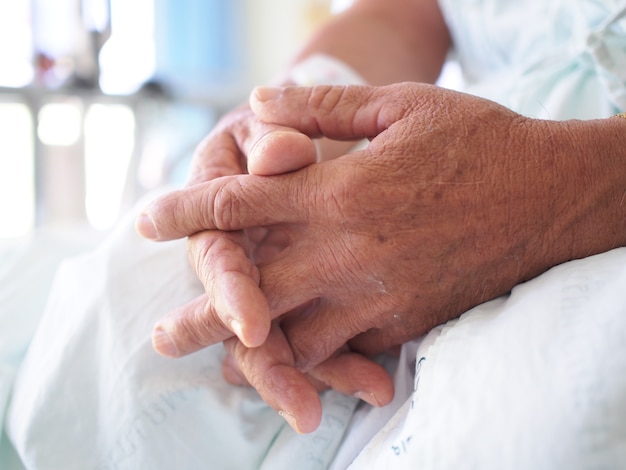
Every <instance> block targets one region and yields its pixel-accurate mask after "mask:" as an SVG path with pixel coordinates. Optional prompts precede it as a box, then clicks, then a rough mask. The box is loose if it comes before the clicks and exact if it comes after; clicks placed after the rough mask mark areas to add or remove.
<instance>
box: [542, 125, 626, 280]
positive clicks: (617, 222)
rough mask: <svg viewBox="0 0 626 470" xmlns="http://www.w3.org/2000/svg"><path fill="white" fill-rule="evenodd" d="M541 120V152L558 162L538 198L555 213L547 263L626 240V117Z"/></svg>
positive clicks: (595, 251) (548, 234) (549, 227)
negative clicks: (544, 192)
mask: <svg viewBox="0 0 626 470" xmlns="http://www.w3.org/2000/svg"><path fill="white" fill-rule="evenodd" d="M537 125H538V126H539V127H540V128H543V133H542V134H543V135H542V137H540V139H542V140H543V142H542V144H541V145H542V146H545V147H544V150H545V149H547V155H546V153H543V154H541V155H542V157H543V156H544V155H545V156H547V158H548V159H552V162H551V165H553V167H552V169H551V170H552V171H550V173H551V175H550V177H551V178H552V179H553V181H546V182H545V184H546V187H545V188H544V189H545V190H548V191H550V196H549V198H548V199H547V200H544V201H541V200H538V203H539V204H541V205H542V206H543V208H542V209H539V210H543V211H546V210H547V211H551V213H552V217H551V218H550V219H548V220H549V224H548V225H547V227H546V230H545V234H544V235H545V236H544V237H542V240H543V243H544V248H545V247H549V248H548V251H547V252H545V251H544V253H543V254H542V256H543V257H544V260H545V261H547V262H548V263H549V264H548V265H547V266H546V268H547V267H549V266H551V265H554V264H558V263H561V262H565V261H569V260H572V259H577V258H583V257H586V256H590V255H593V254H598V253H601V252H605V251H608V250H610V249H612V248H616V247H618V246H624V245H626V201H625V191H626V119H620V118H609V119H599V120H590V121H577V120H572V121H563V122H550V121H537ZM538 252H539V253H541V250H539V251H538Z"/></svg>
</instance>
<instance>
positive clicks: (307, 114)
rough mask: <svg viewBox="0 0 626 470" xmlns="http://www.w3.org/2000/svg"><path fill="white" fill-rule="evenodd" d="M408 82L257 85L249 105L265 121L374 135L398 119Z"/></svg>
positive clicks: (339, 134)
mask: <svg viewBox="0 0 626 470" xmlns="http://www.w3.org/2000/svg"><path fill="white" fill-rule="evenodd" d="M406 86H408V84H399V85H390V86H385V87H373V86H356V85H350V86H325V85H321V86H315V87H287V88H270V87H257V88H255V89H254V91H253V92H252V94H251V95H250V107H251V108H252V110H253V111H254V113H255V114H256V115H257V117H258V118H259V119H261V120H262V121H265V122H270V123H273V124H278V125H281V126H286V127H291V128H294V129H297V130H299V131H301V132H303V133H305V134H307V135H308V136H310V137H321V136H324V137H329V138H331V139H335V140H355V139H363V138H373V137H376V136H377V135H378V134H380V133H381V132H383V131H384V130H386V129H387V128H388V127H389V126H391V125H392V124H393V123H394V122H396V121H398V120H399V119H401V118H402V117H403V116H404V114H405V112H406V106H402V105H401V104H400V103H402V102H403V100H400V99H398V98H399V97H400V96H403V97H404V98H405V99H404V102H406V91H407V90H406V89H405V88H406Z"/></svg>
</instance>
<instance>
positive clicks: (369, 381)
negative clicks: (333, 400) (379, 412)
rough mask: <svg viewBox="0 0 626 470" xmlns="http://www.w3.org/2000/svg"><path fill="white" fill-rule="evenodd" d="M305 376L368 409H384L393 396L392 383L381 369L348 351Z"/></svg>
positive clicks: (328, 360) (374, 363) (370, 361)
mask: <svg viewBox="0 0 626 470" xmlns="http://www.w3.org/2000/svg"><path fill="white" fill-rule="evenodd" d="M309 376H311V377H313V378H315V379H317V380H318V381H320V382H322V383H324V384H326V385H327V386H328V387H330V388H332V389H333V390H336V391H338V392H341V393H344V394H346V395H350V396H354V397H356V398H359V399H360V400H363V401H365V402H367V403H369V404H370V405H372V406H378V407H380V406H385V405H387V404H389V403H390V402H391V400H392V399H393V395H394V387H393V381H392V380H391V377H390V376H389V374H388V373H387V371H386V370H385V369H384V368H383V367H382V366H381V365H379V364H377V363H376V362H374V361H372V360H370V359H368V358H366V357H365V356H363V355H361V354H356V353H353V352H349V351H346V352H342V353H340V354H338V355H336V356H333V357H331V358H330V359H327V360H326V361H324V362H322V363H321V364H319V365H318V366H316V367H314V368H313V369H312V370H311V371H310V372H309Z"/></svg>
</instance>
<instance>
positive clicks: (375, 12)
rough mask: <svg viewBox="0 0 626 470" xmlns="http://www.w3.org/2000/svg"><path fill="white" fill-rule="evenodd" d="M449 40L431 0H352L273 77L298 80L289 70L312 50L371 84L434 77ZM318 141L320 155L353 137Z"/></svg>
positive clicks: (343, 148) (333, 152) (340, 148)
mask: <svg viewBox="0 0 626 470" xmlns="http://www.w3.org/2000/svg"><path fill="white" fill-rule="evenodd" d="M450 43H451V41H450V36H449V33H448V30H447V27H446V25H445V22H444V20H443V17H442V15H441V12H440V10H439V6H438V4H437V1H436V0H416V1H414V2H413V3H412V6H411V7H410V8H407V7H406V2H405V0H386V1H380V0H361V1H356V2H355V3H354V5H353V6H352V7H351V8H350V9H349V10H347V11H346V12H344V13H342V14H339V15H337V16H336V17H334V18H333V19H332V20H330V21H329V22H328V23H327V24H326V25H325V26H323V27H322V28H321V29H320V30H319V31H317V33H316V34H314V35H313V36H312V37H311V38H310V40H309V41H308V42H307V43H306V44H305V46H304V47H303V49H302V50H301V51H300V52H299V53H298V54H297V55H296V56H295V57H294V59H293V60H292V61H291V63H290V64H289V65H288V66H287V68H286V70H284V71H282V72H281V74H280V75H279V77H278V78H277V80H276V83H277V84H279V85H302V83H297V81H295V80H294V79H293V75H292V70H293V68H294V67H298V64H300V63H301V62H302V61H304V60H306V59H307V58H308V57H310V56H312V55H315V54H325V55H329V56H331V57H334V58H336V59H338V60H340V61H342V62H344V63H345V64H346V65H348V66H349V67H350V68H352V69H353V70H354V71H355V72H356V73H357V74H358V75H360V77H361V78H362V79H363V80H364V81H365V82H367V83H368V84H371V85H385V84H389V83H397V82H402V81H415V82H425V83H433V82H434V81H435V80H436V79H437V78H438V76H439V74H440V72H441V67H442V65H443V62H444V61H445V58H446V54H447V51H448V49H449V47H450ZM308 84H310V83H307V85H308ZM314 84H315V83H314ZM346 84H348V83H346ZM317 145H318V153H319V160H328V159H332V158H334V157H336V156H339V155H343V154H345V153H347V152H348V151H349V150H350V149H351V148H352V147H353V146H354V143H351V142H339V141H333V140H329V139H319V140H318V141H317Z"/></svg>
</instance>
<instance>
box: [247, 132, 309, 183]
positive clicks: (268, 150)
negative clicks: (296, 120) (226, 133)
mask: <svg viewBox="0 0 626 470" xmlns="http://www.w3.org/2000/svg"><path fill="white" fill-rule="evenodd" d="M316 160H317V149H316V147H315V144H314V143H313V141H312V140H311V139H310V138H309V137H308V136H306V135H304V134H302V133H300V132H297V131H294V130H293V129H289V128H285V127H283V126H277V125H274V124H264V130H263V133H261V134H259V135H258V136H257V137H256V139H255V140H254V142H253V143H252V146H251V148H250V152H249V153H248V171H249V172H250V173H251V174H256V175H278V174H281V173H287V172H290V171H294V170H299V169H300V168H303V167H305V166H307V165H310V164H311V163H315V161H316Z"/></svg>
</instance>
